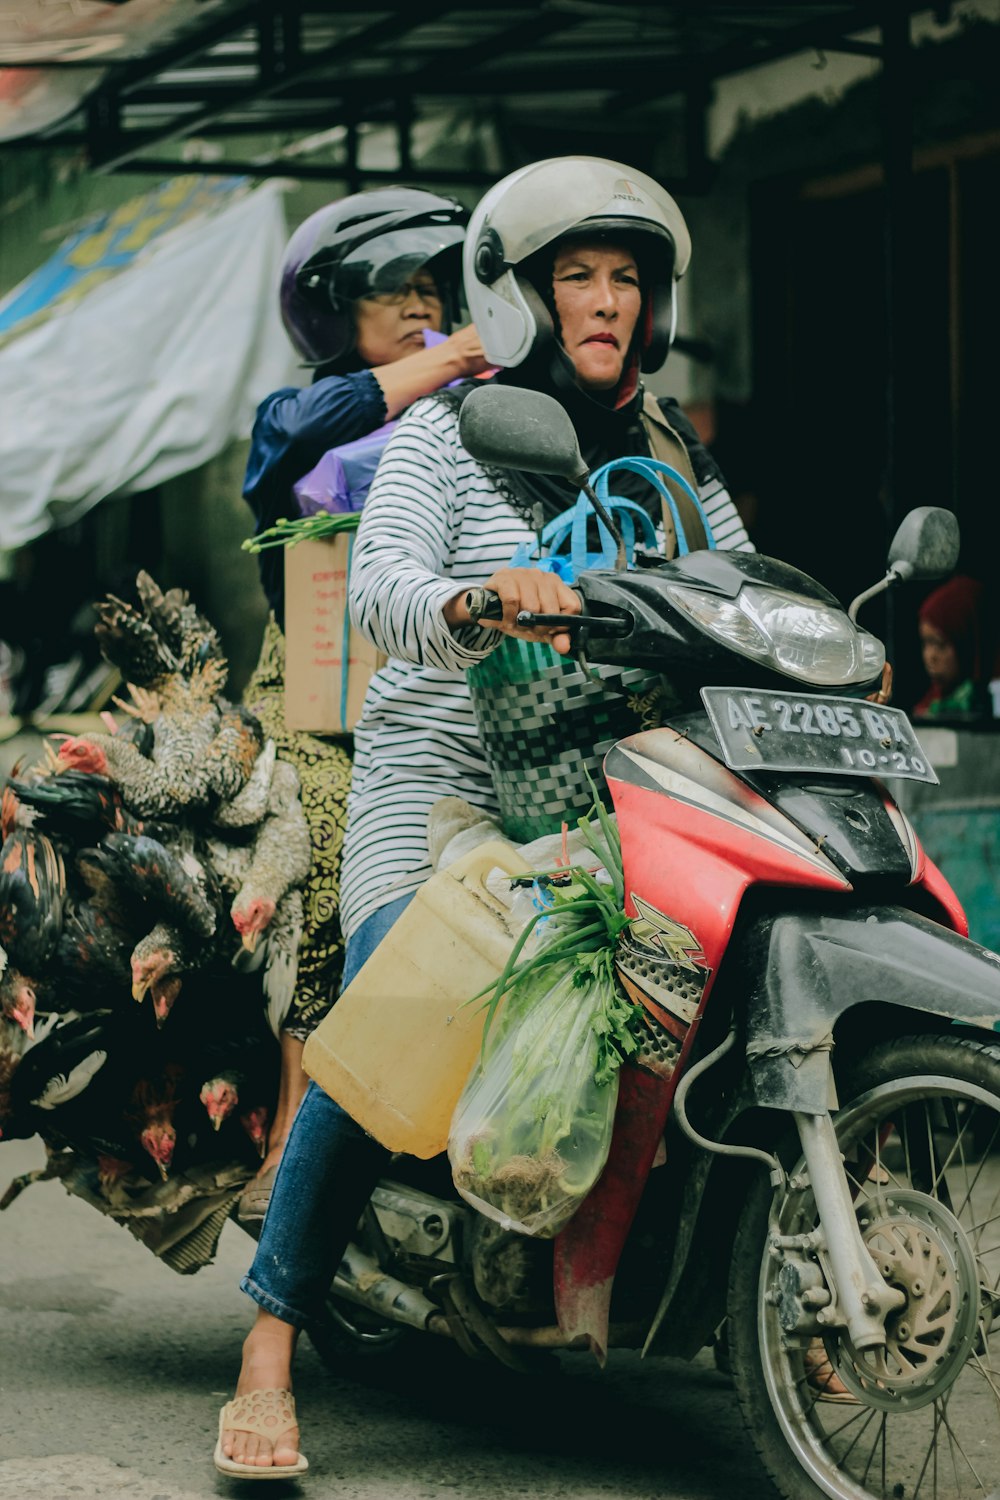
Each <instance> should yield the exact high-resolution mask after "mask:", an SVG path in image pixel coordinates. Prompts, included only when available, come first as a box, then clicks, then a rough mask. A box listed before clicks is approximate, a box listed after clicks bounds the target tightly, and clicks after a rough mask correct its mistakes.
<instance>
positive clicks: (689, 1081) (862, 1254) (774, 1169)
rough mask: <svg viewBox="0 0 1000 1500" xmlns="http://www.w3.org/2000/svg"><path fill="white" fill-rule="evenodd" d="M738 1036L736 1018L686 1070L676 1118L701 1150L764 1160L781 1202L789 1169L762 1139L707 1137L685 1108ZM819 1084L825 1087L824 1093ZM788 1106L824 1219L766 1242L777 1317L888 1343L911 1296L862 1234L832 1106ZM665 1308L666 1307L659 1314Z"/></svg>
mask: <svg viewBox="0 0 1000 1500" xmlns="http://www.w3.org/2000/svg"><path fill="white" fill-rule="evenodd" d="M736 1040H737V1029H736V1026H735V1025H734V1026H733V1027H732V1029H731V1030H730V1032H729V1034H728V1036H726V1038H725V1040H724V1041H722V1042H721V1043H720V1044H719V1046H718V1047H716V1048H715V1050H714V1051H712V1052H709V1053H708V1054H707V1055H706V1056H705V1057H703V1058H701V1059H700V1061H699V1062H697V1063H695V1064H694V1065H693V1067H690V1068H688V1069H687V1071H686V1072H685V1074H684V1076H683V1077H682V1079H681V1081H680V1084H679V1085H678V1088H677V1092H676V1094H675V1095H674V1105H673V1110H674V1118H675V1120H676V1121H677V1124H678V1125H679V1126H680V1128H681V1130H682V1131H683V1132H684V1134H685V1135H686V1136H687V1137H688V1139H689V1140H690V1141H693V1142H694V1144H695V1145H696V1146H700V1147H701V1148H702V1149H703V1150H705V1151H712V1152H717V1153H718V1154H719V1155H722V1156H729V1157H741V1158H743V1159H744V1160H748V1161H749V1160H753V1161H759V1162H762V1163H763V1164H765V1165H766V1166H767V1167H768V1168H769V1170H770V1173H771V1185H772V1186H773V1188H774V1190H775V1194H776V1198H775V1204H776V1205H777V1204H778V1203H779V1201H780V1198H781V1197H782V1195H783V1193H784V1190H785V1187H786V1181H785V1173H784V1169H783V1168H782V1166H781V1163H780V1162H779V1161H778V1159H777V1157H776V1156H772V1155H771V1153H770V1152H768V1151H762V1150H760V1149H759V1148H758V1147H756V1146H736V1145H732V1144H729V1143H723V1142H722V1141H712V1140H709V1139H708V1138H707V1137H706V1136H704V1135H702V1134H701V1132H700V1131H698V1130H696V1129H695V1127H694V1126H693V1125H692V1124H691V1121H690V1120H689V1118H688V1114H687V1097H688V1094H689V1093H690V1091H691V1086H692V1085H693V1084H694V1083H695V1082H696V1081H697V1080H698V1079H699V1078H701V1077H702V1076H703V1075H704V1074H705V1073H707V1072H708V1071H709V1069H710V1068H712V1067H714V1066H715V1064H716V1063H717V1062H720V1061H721V1060H722V1058H723V1057H725V1055H726V1053H727V1052H729V1051H730V1049H731V1048H732V1047H733V1046H735V1044H736ZM812 1061H813V1067H814V1068H819V1069H823V1068H824V1067H825V1070H826V1077H825V1082H824V1079H823V1076H822V1074H820V1076H819V1077H818V1078H815V1077H814V1079H813V1080H812V1082H813V1087H814V1089H816V1090H817V1097H820V1098H822V1097H825V1098H828V1099H835V1098H836V1091H835V1089H834V1082H833V1070H832V1068H831V1066H830V1057H829V1052H826V1054H825V1056H824V1055H823V1054H822V1053H820V1052H819V1051H817V1052H816V1054H815V1055H814V1057H813V1060H812ZM821 1087H822V1090H823V1091H822V1093H820V1092H819V1089H820V1088H821ZM790 1113H791V1115H792V1118H793V1119H794V1121H795V1124H796V1128H797V1129H798V1132H799V1140H800V1141H801V1143H802V1154H803V1156H804V1157H805V1160H806V1167H807V1169H808V1186H810V1187H811V1188H812V1192H813V1197H814V1199H815V1203H816V1212H817V1216H818V1219H819V1222H818V1224H817V1226H816V1228H815V1229H813V1230H811V1231H810V1232H809V1233H808V1234H779V1233H778V1232H777V1229H776V1228H774V1229H772V1232H771V1236H770V1240H769V1244H768V1249H769V1251H770V1253H771V1255H773V1256H774V1257H775V1259H776V1260H779V1261H780V1262H781V1263H782V1264H781V1268H780V1270H779V1272H778V1275H777V1278H776V1285H775V1287H774V1288H773V1289H772V1291H771V1292H770V1293H769V1297H770V1299H771V1300H772V1301H773V1302H774V1303H775V1304H776V1305H777V1310H778V1321H779V1323H780V1325H781V1327H782V1329H783V1330H784V1332H785V1333H786V1334H789V1335H800V1336H804V1337H808V1336H810V1335H811V1334H815V1332H816V1327H817V1325H820V1326H821V1327H824V1328H846V1329H847V1332H848V1335H849V1337H850V1338H851V1340H852V1342H853V1343H854V1347H855V1348H856V1349H870V1348H872V1347H875V1346H878V1345H884V1344H885V1342H886V1338H885V1320H886V1317H887V1315H888V1314H889V1313H891V1312H893V1311H894V1310H895V1309H896V1308H899V1307H902V1305H903V1303H904V1302H905V1301H906V1297H905V1295H904V1293H903V1292H901V1291H899V1290H897V1289H896V1288H894V1287H891V1286H889V1285H888V1283H887V1282H885V1281H884V1280H883V1279H882V1276H881V1275H880V1273H879V1270H878V1267H877V1266H876V1264H875V1262H874V1261H873V1260H872V1257H871V1255H870V1254H869V1252H868V1247H867V1246H866V1244H865V1242H864V1240H863V1239H862V1237H861V1230H860V1228H859V1226H858V1219H857V1214H856V1213H855V1209H854V1200H853V1197H852V1195H851V1189H850V1184H849V1183H848V1180H847V1173H846V1171H845V1169H844V1160H843V1157H842V1156H841V1152H840V1142H839V1141H838V1140H837V1132H836V1129H835V1127H834V1123H833V1117H832V1116H831V1114H830V1112H829V1110H825V1111H824V1112H823V1113H822V1114H818V1115H817V1114H809V1113H806V1112H804V1111H798V1110H791V1111H790ZM790 1185H791V1186H792V1187H804V1186H806V1185H807V1184H806V1183H797V1182H796V1181H795V1179H793V1180H792V1183H791V1184H790ZM773 1212H774V1211H773V1210H772V1213H773ZM773 1222H774V1221H773V1219H772V1223H773ZM817 1261H818V1262H819V1264H818V1265H817ZM821 1267H822V1269H821ZM662 1312H663V1306H661V1309H660V1313H658V1314H657V1317H658V1318H659V1317H660V1316H661V1315H662ZM655 1326H656V1325H655V1324H654V1328H655ZM651 1336H652V1335H651Z"/></svg>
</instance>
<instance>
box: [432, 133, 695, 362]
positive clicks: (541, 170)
mask: <svg viewBox="0 0 1000 1500" xmlns="http://www.w3.org/2000/svg"><path fill="white" fill-rule="evenodd" d="M588 232H590V233H597V234H600V235H610V234H620V235H624V236H626V237H627V239H628V242H629V243H630V244H636V245H637V248H638V250H639V253H640V256H641V264H640V274H641V276H642V281H643V309H642V314H641V316H640V323H639V361H640V368H641V369H642V370H643V371H645V372H646V373H649V372H651V371H653V370H658V369H659V368H660V366H661V365H662V364H663V361H664V360H665V359H666V357H667V352H668V350H669V348H670V345H671V343H672V342H673V337H674V322H675V318H676V295H675V291H676V283H677V281H678V280H679V279H680V278H681V277H682V276H683V275H684V272H685V271H686V270H687V268H688V263H689V261H690V259H691V236H690V235H689V234H688V229H687V225H686V224H685V222H684V216H683V214H682V213H681V211H680V209H679V208H678V207H677V204H676V203H675V202H674V200H673V198H671V196H670V194H669V193H668V192H667V191H666V190H665V189H664V188H662V187H661V186H660V184H659V183H658V182H655V181H654V180H653V178H652V177H647V176H646V174H645V173H644V172H637V171H635V170H634V169H633V168H632V167H626V166H623V165H622V163H621V162H616V161H605V160H604V158H603V157H600V156H555V157H550V158H549V159H548V160H547V161H536V162H532V163H531V165H530V166H527V167H520V168H519V169H518V170H517V171H516V172H511V173H510V175H509V176H508V177H504V178H503V180H502V181H501V182H498V183H497V184H496V186H495V187H492V188H490V190H489V192H488V193H487V194H486V196H485V197H484V198H483V199H481V201H480V202H479V204H478V206H477V207H476V208H475V210H474V211H473V214H472V218H471V219H470V221H469V227H468V230H467V231H466V237H465V247H464V251H463V264H462V270H463V277H464V282H465V298H466V302H467V303H468V307H469V312H470V314H471V317H472V321H473V322H474V323H475V325H476V329H477V331H478V333H479V337H480V338H481V340H482V343H483V348H484V350H485V352H486V357H487V359H488V360H489V361H490V363H491V364H494V365H505V366H512V365H520V364H522V363H523V362H524V361H525V360H526V359H527V358H528V356H529V355H530V354H531V353H532V351H533V350H534V349H536V348H537V347H539V346H540V345H542V344H543V343H545V342H547V340H548V339H550V338H551V337H552V333H553V326H552V317H551V314H550V312H549V310H548V307H547V306H546V305H545V302H544V301H543V298H542V297H541V296H540V295H539V290H538V289H536V288H535V286H533V285H532V283H531V281H530V280H529V278H528V277H527V276H526V275H525V274H524V270H523V267H524V263H525V262H526V261H527V260H528V259H529V257H531V256H533V255H535V254H536V252H537V251H539V250H541V249H543V248H544V247H545V246H547V245H553V244H554V243H555V241H557V240H560V239H564V238H565V237H566V236H567V235H570V234H572V235H578V234H585V233H588Z"/></svg>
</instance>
